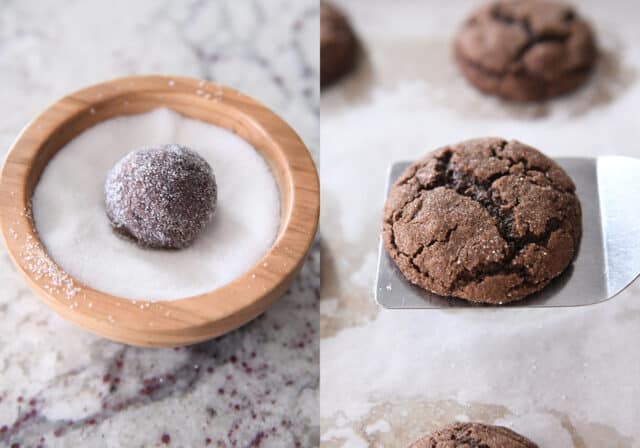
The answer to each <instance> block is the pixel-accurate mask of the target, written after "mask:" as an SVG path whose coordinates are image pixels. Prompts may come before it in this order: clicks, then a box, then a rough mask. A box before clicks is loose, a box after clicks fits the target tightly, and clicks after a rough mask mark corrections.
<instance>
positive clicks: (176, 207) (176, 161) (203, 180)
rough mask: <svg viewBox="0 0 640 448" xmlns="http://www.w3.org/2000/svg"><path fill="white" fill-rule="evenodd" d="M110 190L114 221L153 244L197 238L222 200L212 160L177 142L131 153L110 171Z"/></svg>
mask: <svg viewBox="0 0 640 448" xmlns="http://www.w3.org/2000/svg"><path fill="white" fill-rule="evenodd" d="M104 193H105V204H106V212H107V216H108V217H109V220H110V221H111V224H112V225H113V227H114V228H115V229H116V230H117V231H118V232H120V233H122V234H123V235H126V236H128V237H131V238H132V239H134V240H135V241H136V242H137V243H138V244H140V245H141V246H145V247H153V248H172V249H181V248H184V247H187V246H189V245H190V244H192V243H193V241H194V240H195V239H196V238H197V237H198V235H199V234H200V232H202V230H203V229H204V228H205V226H206V225H207V223H208V222H209V221H210V220H211V218H212V216H213V213H214V211H215V208H216V201H217V186H216V181H215V177H214V175H213V170H212V169H211V166H210V165H209V164H208V163H207V161H206V160H204V159H203V158H202V157H201V156H200V155H198V154H197V153H196V152H194V151H192V150H191V149H189V148H187V147H185V146H180V145H175V144H169V145H164V146H160V147H155V148H145V149H139V150H135V151H132V152H130V153H128V154H127V155H126V156H124V157H123V158H122V159H120V161H118V163H116V164H115V166H114V167H113V168H112V169H111V170H110V171H109V173H108V175H107V179H106V181H105V185H104Z"/></svg>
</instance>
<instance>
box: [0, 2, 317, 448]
mask: <svg viewBox="0 0 640 448" xmlns="http://www.w3.org/2000/svg"><path fill="white" fill-rule="evenodd" d="M318 29H319V28H318V5H317V3H316V2H315V1H312V0H295V1H293V0H289V1H287V0H240V1H233V2H225V1H201V0H194V1H185V2H172V1H157V2H156V1H136V2H131V1H126V0H117V1H113V2H100V1H73V0H69V1H64V2H39V1H35V0H32V1H18V0H5V1H3V2H2V4H1V6H0V84H1V85H2V86H3V87H2V88H1V89H0V111H1V112H2V116H3V120H2V122H1V123H0V148H1V149H0V154H2V155H4V154H5V152H6V150H7V149H8V148H9V146H10V145H11V143H12V141H13V139H14V138H15V137H16V135H17V134H18V133H19V131H20V129H21V128H22V127H23V126H24V125H25V124H26V123H28V121H29V120H30V119H31V118H32V117H33V116H34V115H35V114H37V113H38V112H39V111H40V110H41V109H42V108H44V107H46V106H47V105H48V104H49V103H51V102H52V101H54V100H55V99H57V98H59V97H60V96H62V95H64V94H66V93H68V92H70V91H73V90H76V89H78V88H80V87H82V86H84V85H88V84H92V83H95V82H99V81H103V80H105V79H109V78H114V77H118V76H126V75H131V74H148V73H161V74H179V75H186V76H192V77H197V78H202V79H211V80H215V81H218V82H221V83H224V84H227V85H229V86H231V87H234V88H237V89H239V90H241V91H243V92H245V93H247V94H249V95H251V96H253V97H255V98H256V99H258V100H259V101H261V102H263V103H264V104H266V105H267V106H268V107H270V108H271V109H273V110H275V111H276V112H277V113H278V114H280V115H281V116H282V117H283V118H284V119H285V120H286V121H288V122H289V123H290V124H291V126H292V127H293V128H294V129H295V130H296V131H297V132H298V133H299V134H300V136H301V137H302V139H303V140H304V141H305V143H306V144H307V146H308V147H309V148H310V149H311V151H312V153H313V155H314V157H315V158H316V160H317V159H318V152H317V149H318V143H319V136H318V116H319V105H318V103H319V88H318V63H319V57H318V50H317V49H318ZM319 252H320V250H319V246H318V245H317V244H316V245H315V246H314V247H313V249H312V251H311V252H310V254H309V257H308V260H307V262H306V263H305V265H304V267H303V269H302V271H301V273H300V274H299V275H298V277H297V278H296V280H295V281H294V283H293V285H292V286H291V288H290V289H289V291H288V292H287V294H286V295H285V296H284V297H283V298H282V300H280V301H279V302H278V303H277V304H276V305H275V306H274V307H273V308H272V309H270V310H269V311H268V312H267V313H265V314H264V315H263V316H261V317H259V318H258V319H256V320H255V321H253V322H251V323H249V324H247V325H246V326H244V327H242V328H241V329H239V330H237V331H234V332H232V333H230V334H228V335H226V336H224V337H221V338H218V339H216V340H213V341H209V342H206V343H202V344H198V345H195V346H191V347H186V348H179V349H141V348H133V347H126V346H123V345H121V344H117V343H113V342H110V341H107V340H105V339H102V338H99V337H96V336H93V335H91V334H89V333H87V332H85V331H83V330H81V329H78V328H76V327H75V326H73V325H72V324H70V323H68V322H66V321H64V320H63V319H61V318H60V317H58V316H57V315H56V314H55V313H53V312H52V311H50V310H49V309H48V308H47V307H46V306H45V305H44V304H42V303H41V302H40V301H39V300H38V299H37V298H36V297H35V296H34V294H33V293H31V291H30V290H29V289H28V288H27V286H26V284H25V283H24V281H23V279H22V278H21V277H20V276H19V274H18V273H17V272H16V270H15V269H14V267H13V265H12V263H11V261H10V260H9V257H8V254H7V252H6V249H5V248H4V246H1V247H0V323H1V325H0V446H2V447H4V446H7V447H22V448H25V447H69V446H82V447H103V446H104V447H124V446H126V447H152V446H178V447H197V446H212V447H236V446H237V447H257V446H260V447H284V446H287V447H295V446H299V447H312V446H317V445H318V440H319V428H318V419H319V415H318V413H319V410H318V384H319V377H318V361H319V348H318V332H319V328H318V319H317V316H318V301H319V287H320V285H319V277H320V272H319Z"/></svg>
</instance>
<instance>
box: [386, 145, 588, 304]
mask: <svg viewBox="0 0 640 448" xmlns="http://www.w3.org/2000/svg"><path fill="white" fill-rule="evenodd" d="M580 233H581V209H580V203H579V201H578V198H577V196H576V194H575V186H574V184H573V182H572V181H571V179H570V178H569V176H567V174H566V173H565V172H564V171H563V170H562V169H561V168H560V167H559V166H558V165H557V164H556V163H555V162H553V161H552V160H550V159H549V158H547V157H546V156H545V155H543V154H542V153H540V152H539V151H537V150H536V149H533V148H531V147H530V146H527V145H525V144H522V143H520V142H517V141H514V140H512V141H509V142H507V141H506V140H502V139H499V138H482V139H475V140H469V141H466V142H463V143H459V144H457V145H452V146H447V147H444V148H441V149H438V150H436V151H435V152H433V153H431V154H429V155H427V156H426V157H425V158H424V159H422V160H420V161H418V162H416V163H414V164H413V165H411V166H410V167H409V168H407V170H406V171H405V172H404V173H403V174H402V175H401V176H400V178H399V179H398V180H397V181H396V183H395V184H394V186H393V188H392V189H391V191H390V192H389V196H388V198H387V202H386V204H385V208H384V218H383V225H382V238H383V241H384V245H385V248H386V250H387V252H388V253H389V255H390V256H391V258H392V259H393V260H394V261H395V263H396V265H397V266H398V268H399V269H400V271H401V272H402V274H403V275H404V276H405V277H406V278H407V279H408V280H409V281H410V282H412V283H414V284H416V285H418V286H420V287H421V288H423V289H425V290H428V291H431V292H433V293H435V294H439V295H442V296H453V297H459V298H462V299H466V300H470V301H473V302H481V303H491V304H502V303H506V302H511V301H514V300H518V299H522V298H523V297H525V296H527V295H529V294H531V293H533V292H536V291H539V290H541V289H542V288H544V287H545V286H546V285H547V284H548V283H549V282H550V281H551V280H552V279H553V278H554V277H557V276H558V275H560V274H561V273H562V272H563V271H564V270H565V269H566V268H567V266H569V264H570V263H571V260H572V259H573V257H574V254H575V253H576V251H577V249H578V244H579V240H580Z"/></svg>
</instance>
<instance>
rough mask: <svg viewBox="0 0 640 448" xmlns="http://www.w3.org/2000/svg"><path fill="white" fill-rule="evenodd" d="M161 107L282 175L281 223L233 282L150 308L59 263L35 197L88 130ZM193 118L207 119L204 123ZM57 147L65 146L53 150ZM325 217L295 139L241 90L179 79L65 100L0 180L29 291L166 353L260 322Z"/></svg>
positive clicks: (35, 123) (110, 85)
mask: <svg viewBox="0 0 640 448" xmlns="http://www.w3.org/2000/svg"><path fill="white" fill-rule="evenodd" d="M158 107H166V108H169V109H172V110H175V111H176V112H178V113H180V114H182V115H185V116H189V117H190V118H195V119H198V120H201V121H205V122H208V123H211V124H214V125H217V126H222V127H225V128H227V129H229V130H231V131H232V132H234V133H236V134H238V135H239V136H240V137H241V138H243V139H245V140H247V141H248V142H249V143H250V144H251V145H252V146H253V147H254V148H256V150H258V151H259V152H260V153H261V155H262V156H263V157H264V158H265V160H266V161H267V162H268V163H269V165H270V167H271V170H272V172H273V174H274V177H276V180H277V183H278V189H279V193H280V199H281V205H280V207H281V221H280V229H279V231H278V234H277V236H276V239H275V241H274V242H273V244H272V245H271V247H270V249H269V250H268V252H267V253H266V254H265V255H264V256H263V257H262V258H261V259H260V260H258V262H257V263H256V264H255V265H254V266H253V267H252V268H251V269H249V270H248V271H246V272H245V273H243V274H241V275H240V276H238V277H237V278H236V279H234V280H232V281H231V282H229V283H227V284H225V285H223V286H221V287H219V288H216V289H213V290H211V291H209V292H206V293H203V294H199V295H196V296H191V297H185V298H182V299H177V300H170V301H158V302H149V301H145V300H132V299H127V298H122V297H117V296H114V295H111V294H108V293H104V292H101V291H98V290H96V289H93V288H91V287H90V286H88V285H86V284H84V283H82V282H81V281H79V280H78V279H76V278H74V277H73V276H72V275H71V274H68V273H66V272H65V271H64V270H63V269H62V268H61V267H60V266H59V265H57V263H56V262H55V261H54V260H53V259H52V257H50V256H49V255H48V253H47V252H46V249H45V247H44V245H43V243H42V242H41V241H40V239H39V238H38V234H37V231H36V229H35V224H34V223H33V219H32V214H31V196H32V194H33V190H34V189H35V186H36V185H37V182H38V180H39V177H40V175H41V173H42V172H43V171H44V169H45V167H46V164H47V163H48V161H49V160H50V159H51V158H52V157H53V156H54V155H55V154H56V153H57V151H58V150H59V149H61V148H62V147H63V146H64V145H65V144H66V143H67V142H68V141H70V140H71V139H73V138H74V137H76V136H77V135H79V134H80V133H81V132H82V131H83V130H85V129H87V128H89V127H91V126H93V125H95V124H97V123H99V122H101V121H104V120H108V119H110V118H113V117H115V116H122V115H134V114H138V113H143V112H144V111H146V110H151V109H154V108H158ZM190 113H193V114H206V119H203V117H202V116H201V115H199V116H195V115H190ZM73 129H75V130H74V131H70V130H73ZM243 134H244V135H243ZM247 135H251V136H252V138H253V139H254V141H250V140H249V139H248V138H246V137H247ZM56 139H59V140H61V141H62V142H57V143H56V142H54V141H55V140H56ZM47 152H49V153H50V154H49V155H48V157H45V155H44V154H45V153H47ZM319 213H320V190H319V179H318V172H317V170H316V168H315V164H314V161H313V159H312V157H311V155H310V153H309V151H308V150H307V148H306V146H305V145H304V143H303V142H302V140H301V139H300V137H299V136H298V135H297V134H296V133H295V131H293V129H292V128H291V127H290V126H289V125H288V124H287V123H286V122H285V121H284V120H282V119H281V118H280V117H279V116H278V115H276V114H275V113H274V112H272V111H271V110H270V109H268V108H267V107H265V106H264V105H262V104H261V103H259V102H258V101H256V100H254V99H252V98H250V97H249V96H247V95H245V94H243V93H241V92H238V91H236V90H234V89H232V88H229V87H226V86H223V85H221V84H218V83H215V82H213V81H204V80H198V79H195V78H188V77H183V76H167V75H148V76H128V77H123V78H117V79H113V80H110V81H105V82H101V83H98V84H94V85H91V86H88V87H85V88H82V89H80V90H78V91H76V92H73V93H71V94H68V95H66V96H64V97H63V98H61V99H59V100H57V101H55V102H54V103H53V104H51V105H50V106H48V107H47V108H46V109H45V110H44V111H43V112H41V113H40V114H39V115H38V116H36V118H34V119H33V120H32V121H31V122H30V123H29V124H28V125H27V126H25V128H24V129H23V130H22V131H21V132H20V134H19V135H18V137H17V138H16V140H15V141H14V143H13V144H12V146H11V149H10V150H9V152H8V153H7V156H6V158H5V160H4V163H3V166H2V170H1V172H0V233H2V236H3V239H4V241H5V245H6V246H7V249H8V252H9V255H10V257H11V259H12V261H13V263H14V265H15V266H16V267H17V268H18V270H19V271H20V273H21V274H22V275H23V277H25V279H26V280H27V283H28V285H29V287H30V288H31V289H32V290H33V291H34V292H35V293H36V295H37V296H38V297H39V298H40V299H41V300H42V301H43V302H45V303H46V304H47V305H48V306H50V307H51V308H53V309H54V310H55V311H56V312H57V313H58V314H61V315H62V316H63V317H64V318H66V319H67V320H70V321H72V322H73V323H75V324H77V325H79V326H81V327H83V328H85V329H86V330H89V331H90V332H93V333H95V334H98V335H100V336H104V337H107V338H109V339H112V340H116V341H119V342H124V343H127V344H131V345H140V346H164V347H169V346H178V345H185V344H190V343H195V342H200V341H203V340H206V339H210V338H213V337H216V336H219V335H221V334H224V333H226V332H228V331H231V330H233V329H235V328H237V327H239V326H241V325H243V324H245V323H246V322H248V321H250V320H252V319H253V318H255V317H257V316H258V315H259V314H261V313H262V312H264V311H265V310H266V309H267V308H268V307H269V306H270V305H272V304H273V303H274V302H275V301H276V300H277V299H278V298H279V297H280V296H281V295H282V294H284V292H285V291H286V288H287V287H288V285H289V283H290V282H291V281H292V280H293V278H294V276H295V274H296V273H297V272H298V270H299V269H300V268H301V267H302V264H303V263H304V260H305V258H306V254H307V252H308V251H309V249H310V247H311V245H312V244H313V241H314V239H315V235H316V232H317V228H318V221H319ZM26 248H27V249H29V250H27V249H26ZM38 250H40V251H41V252H37V251H38ZM25 251H26V252H25ZM34 252H37V253H38V254H40V256H41V257H42V258H43V259H44V261H42V260H40V259H39V260H40V262H41V263H42V262H44V263H46V266H47V268H49V269H52V270H53V275H54V277H55V278H54V279H53V283H52V278H51V277H50V276H48V275H42V269H36V268H34V266H33V260H32V258H31V256H32V255H33V253H34ZM25 253H26V254H28V255H29V256H25ZM65 275H66V276H68V277H65ZM56 282H57V283H56ZM52 285H53V286H52ZM213 303H215V306H212V304H213Z"/></svg>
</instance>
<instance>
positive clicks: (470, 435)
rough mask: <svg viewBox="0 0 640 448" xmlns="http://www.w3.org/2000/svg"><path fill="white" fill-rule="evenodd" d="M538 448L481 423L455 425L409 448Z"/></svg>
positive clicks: (514, 434) (518, 435) (522, 439)
mask: <svg viewBox="0 0 640 448" xmlns="http://www.w3.org/2000/svg"><path fill="white" fill-rule="evenodd" d="M473 447H483V448H538V445H536V444H535V443H533V442H532V441H531V440H529V439H527V438H525V437H523V436H521V435H520V434H517V433H515V432H513V431H511V430H510V429H507V428H504V427H502V426H490V425H483V424H481V423H454V424H453V425H449V426H447V427H445V428H443V429H440V430H438V431H436V432H434V433H432V434H429V435H428V436H426V437H424V438H423V439H420V440H418V441H417V442H414V443H413V444H411V445H410V446H409V448H473Z"/></svg>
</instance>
